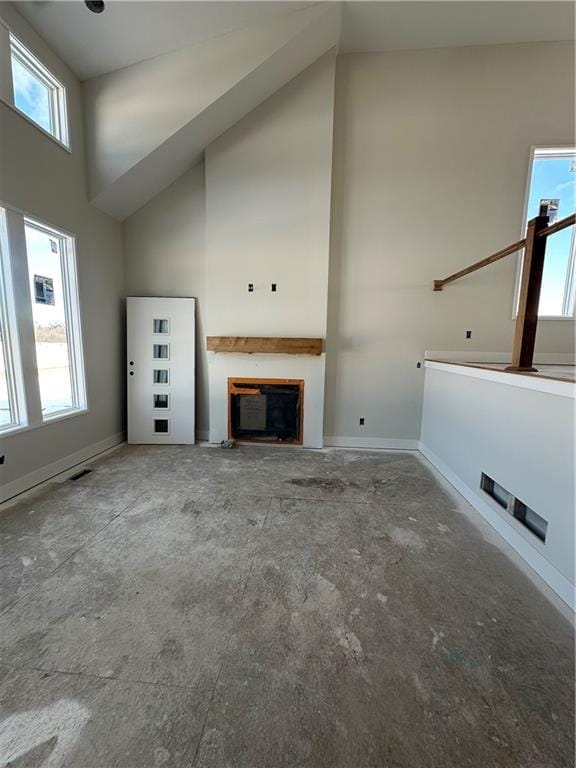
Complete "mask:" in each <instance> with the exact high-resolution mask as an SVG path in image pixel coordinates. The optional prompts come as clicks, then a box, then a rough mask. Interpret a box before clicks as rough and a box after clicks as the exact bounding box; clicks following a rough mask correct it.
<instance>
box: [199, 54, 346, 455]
mask: <svg viewBox="0 0 576 768" xmlns="http://www.w3.org/2000/svg"><path fill="white" fill-rule="evenodd" d="M334 65H335V60H334V56H333V55H332V54H327V55H325V56H323V57H322V58H321V59H319V60H318V61H317V62H316V63H315V64H313V65H312V66H311V67H309V68H308V69H307V70H306V71H305V72H304V73H303V74H301V75H299V76H298V77H297V78H295V79H294V80H292V81H291V82H290V83H289V84H288V85H286V86H284V88H282V89H281V90H280V91H279V92H278V93H276V94H275V95H274V96H273V97H272V98H270V99H268V100H267V101H266V102H265V103H264V104H262V105H261V106H260V107H259V108H258V109H256V110H254V111H253V112H251V113H250V115H248V116H247V117H245V118H244V119H243V120H241V121H240V122H239V123H237V124H236V125H235V126H234V127H233V128H231V129H230V130H229V131H227V132H226V133H225V134H223V136H221V137H220V138H219V139H217V140H216V141H215V142H214V143H213V144H211V145H210V146H209V147H208V149H207V150H206V242H207V313H206V325H205V328H206V333H207V335H209V336H212V335H216V336H220V335H232V336H313V337H321V338H325V337H326V317H327V285H328V256H329V236H330V235H329V233H330V189H331V165H332V124H333V103H334V102H333V100H334V70H335V66H334ZM248 283H253V284H254V292H253V293H249V292H248ZM271 283H276V284H277V287H278V290H277V292H276V293H272V292H271V288H270V286H271ZM234 357H235V356H229V355H225V354H217V355H214V357H213V359H212V358H211V360H210V364H209V381H210V392H211V395H212V392H213V391H214V392H216V391H220V389H221V384H222V381H225V379H226V377H227V376H236V375H244V376H245V375H248V373H247V371H246V364H247V363H248V362H249V360H250V359H252V362H253V363H254V372H253V375H254V376H264V377H266V373H265V370H266V361H265V360H263V359H262V358H265V357H266V356H263V355H260V356H258V360H256V357H254V356H251V355H250V356H245V357H246V361H245V362H243V364H242V369H243V370H242V371H241V372H239V373H238V372H237V366H236V368H235V367H234ZM272 357H274V358H275V357H276V356H269V357H268V359H269V360H270V363H269V365H270V367H271V368H272V366H273V365H274V366H275V365H276V361H274V363H273V362H272ZM296 360H297V357H291V359H290V360H289V361H288V360H286V361H284V362H285V366H284V367H286V368H288V367H289V369H290V371H292V373H291V374H290V377H292V378H304V379H305V397H306V400H307V405H306V408H305V413H304V419H305V422H306V418H307V417H306V413H307V412H308V411H310V410H313V411H320V412H322V410H323V398H324V386H323V380H324V355H321V356H319V357H315V358H305V359H302V360H301V371H302V372H301V374H298V372H297V371H296V369H295V368H294V366H295V364H296ZM311 366H313V370H311ZM287 377H288V376H287ZM210 408H211V415H210V427H211V429H210V431H211V436H210V439H211V440H212V441H213V442H216V441H218V440H220V439H222V438H223V437H226V436H227V435H226V434H223V426H222V425H223V424H224V423H225V421H224V419H223V413H225V409H226V400H225V398H224V400H222V399H221V398H216V397H214V398H212V397H211V398H210ZM314 425H315V427H314V433H313V434H312V433H311V432H310V431H309V430H307V429H306V428H305V435H304V436H305V444H307V445H316V446H318V445H321V444H322V419H321V418H320V419H318V420H316V419H315V420H314Z"/></svg>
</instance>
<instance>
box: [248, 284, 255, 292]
mask: <svg viewBox="0 0 576 768" xmlns="http://www.w3.org/2000/svg"><path fill="white" fill-rule="evenodd" d="M248 293H254V283H248Z"/></svg>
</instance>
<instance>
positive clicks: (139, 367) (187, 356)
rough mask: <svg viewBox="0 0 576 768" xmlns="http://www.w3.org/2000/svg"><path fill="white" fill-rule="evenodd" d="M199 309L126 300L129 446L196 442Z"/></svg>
mask: <svg viewBox="0 0 576 768" xmlns="http://www.w3.org/2000/svg"><path fill="white" fill-rule="evenodd" d="M195 304H196V301H195V299H167V298H147V297H139V296H138V297H136V296H134V297H133V296H131V297H129V298H128V299H127V325H128V344H127V352H128V360H127V366H126V367H127V379H128V384H127V388H128V442H129V443H160V444H162V443H163V444H168V443H182V444H192V443H194V407H195V397H194V388H195V381H194V373H195V371H194V367H195V363H194V360H195V349H194V312H195Z"/></svg>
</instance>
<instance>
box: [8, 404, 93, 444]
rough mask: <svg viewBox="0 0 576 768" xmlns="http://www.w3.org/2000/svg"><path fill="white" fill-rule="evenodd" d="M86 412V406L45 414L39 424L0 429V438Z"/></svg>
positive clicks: (72, 417) (39, 427)
mask: <svg viewBox="0 0 576 768" xmlns="http://www.w3.org/2000/svg"><path fill="white" fill-rule="evenodd" d="M88 412H89V409H88V408H75V409H74V410H68V411H62V412H60V413H55V414H54V415H53V416H47V417H46V418H45V419H44V420H43V421H42V422H41V423H40V424H18V425H16V426H14V427H8V428H7V429H3V430H0V438H6V437H12V435H19V434H20V433H21V432H30V431H32V430H33V429H41V428H42V427H47V426H48V425H50V424H55V423H56V422H59V421H66V420H67V419H74V418H75V417H76V416H83V415H84V414H86V413H88Z"/></svg>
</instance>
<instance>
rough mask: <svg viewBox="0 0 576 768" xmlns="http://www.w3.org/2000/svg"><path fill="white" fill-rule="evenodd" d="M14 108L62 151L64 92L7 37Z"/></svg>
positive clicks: (65, 121)
mask: <svg viewBox="0 0 576 768" xmlns="http://www.w3.org/2000/svg"><path fill="white" fill-rule="evenodd" d="M10 60H11V66H12V88H13V92H14V106H15V107H16V108H17V109H19V110H20V112H23V113H24V114H25V115H26V116H27V117H29V118H30V120H32V121H33V122H34V123H36V125H38V126H40V128H42V129H43V130H44V131H46V132H47V133H49V134H50V135H51V136H53V137H54V138H55V139H57V140H58V141H59V142H61V143H62V144H64V145H65V146H66V147H68V146H69V142H68V119H67V113H66V89H65V88H64V86H63V85H62V83H60V82H59V81H58V80H57V79H56V78H55V77H54V75H53V74H52V73H51V72H50V71H49V70H48V69H46V67H45V66H44V65H43V64H42V63H41V62H40V61H38V59H37V58H36V57H35V56H34V55H33V54H32V53H31V52H30V51H29V50H28V49H27V48H26V47H25V46H24V45H22V43H21V42H20V41H19V40H18V39H17V38H15V37H14V35H12V34H11V35H10Z"/></svg>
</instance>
